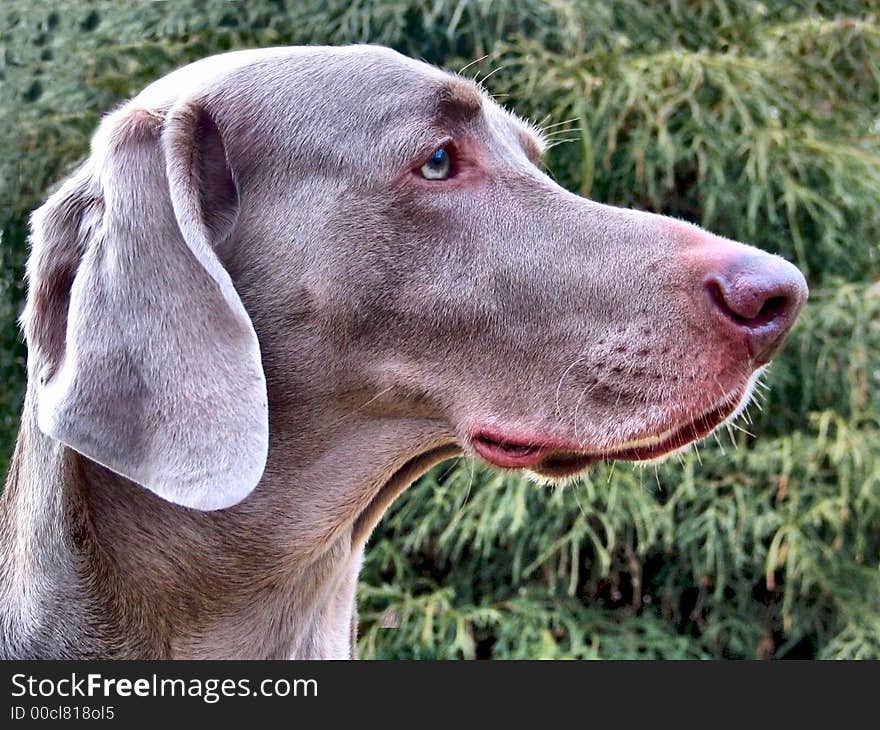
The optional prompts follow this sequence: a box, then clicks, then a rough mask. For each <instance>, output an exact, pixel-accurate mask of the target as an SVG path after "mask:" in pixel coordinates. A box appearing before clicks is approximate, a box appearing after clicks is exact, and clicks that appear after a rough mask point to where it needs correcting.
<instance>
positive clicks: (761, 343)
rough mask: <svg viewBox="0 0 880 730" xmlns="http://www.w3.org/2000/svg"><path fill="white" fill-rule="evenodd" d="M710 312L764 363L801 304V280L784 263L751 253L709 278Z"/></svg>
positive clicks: (804, 288)
mask: <svg viewBox="0 0 880 730" xmlns="http://www.w3.org/2000/svg"><path fill="white" fill-rule="evenodd" d="M705 285H706V291H707V293H708V295H709V299H710V301H711V302H712V305H713V307H714V310H715V311H716V312H717V313H718V315H719V316H721V317H723V318H724V320H725V321H726V322H727V323H729V324H732V325H733V326H734V327H735V328H736V329H737V330H739V331H740V332H742V333H743V334H744V335H745V336H746V340H747V341H748V344H749V352H750V353H751V355H752V357H753V358H754V360H755V363H756V364H758V365H763V364H765V363H768V362H770V360H771V358H772V357H773V355H774V354H775V353H776V352H777V351H778V350H779V347H780V346H781V345H782V342H783V340H785V336H786V335H787V334H788V331H789V330H790V329H791V326H792V324H794V320H795V318H796V317H797V315H798V312H800V310H801V307H802V306H803V305H804V302H805V301H806V300H807V293H808V290H807V282H806V281H805V280H804V277H803V274H801V272H800V271H798V270H797V269H796V268H795V267H794V266H792V265H791V264H790V263H788V262H787V261H785V260H783V259H781V258H779V257H777V256H769V255H767V254H764V253H761V252H758V251H755V252H754V253H749V254H744V255H742V256H739V257H737V258H736V259H735V260H733V261H732V262H730V265H729V266H727V267H725V269H724V270H723V271H716V272H713V273H712V274H710V275H709V276H708V277H707V278H706V280H705Z"/></svg>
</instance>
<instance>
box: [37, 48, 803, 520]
mask: <svg viewBox="0 0 880 730" xmlns="http://www.w3.org/2000/svg"><path fill="white" fill-rule="evenodd" d="M543 147H544V144H543V141H542V139H541V135H540V134H539V133H538V132H537V131H536V130H535V129H534V128H533V127H532V126H531V125H529V124H526V123H524V122H522V121H521V120H519V119H517V118H516V117H515V116H514V115H512V114H510V113H509V112H507V111H505V110H504V109H502V108H501V107H499V106H498V105H497V104H495V103H494V102H493V101H492V100H491V99H490V98H489V97H488V96H487V95H486V94H485V93H483V92H482V91H481V90H480V89H479V88H478V87H476V86H475V85H473V84H472V83H470V82H469V81H466V80H464V79H462V78H460V77H457V76H454V75H451V74H447V73H444V72H442V71H440V70H438V69H436V68H434V67H431V66H429V65H426V64H423V63H420V62H417V61H413V60H411V59H407V58H404V57H402V56H400V55H399V54H396V53H394V52H392V51H390V50H387V49H382V48H378V47H369V46H367V47H348V48H339V49H333V48H305V49H267V50H264V51H256V52H239V53H233V54H227V55H225V56H220V57H215V58H212V59H206V60H203V61H200V62H198V63H196V64H192V65H191V66H188V67H185V68H183V69H181V70H179V71H177V72H175V73H173V74H171V75H169V76H168V77H166V78H164V79H162V80H160V81H159V82H157V83H155V84H153V85H152V86H150V87H148V88H147V89H146V90H145V91H144V92H143V93H142V94H141V95H139V96H138V97H136V98H135V99H134V100H133V101H131V102H129V104H127V105H126V106H124V107H123V108H121V109H120V110H118V111H117V112H115V113H114V114H113V115H111V116H110V117H108V118H107V119H106V120H105V121H104V123H103V125H102V128H101V130H100V131H99V133H98V135H97V136H96V139H95V141H94V143H93V154H92V157H91V158H90V160H89V161H88V162H87V163H86V164H85V166H84V167H83V168H82V169H81V170H80V172H79V173H77V175H75V176H74V177H73V178H72V179H71V180H70V181H68V183H67V184H66V185H65V186H64V187H63V188H62V189H61V190H60V191H59V192H58V193H57V194H56V195H55V196H53V198H51V199H50V200H49V202H48V203H47V204H46V206H44V207H43V208H42V209H41V210H40V211H38V213H37V214H36V216H35V219H34V252H33V256H32V262H31V291H30V298H29V304H28V309H27V311H26V314H25V324H26V334H27V336H28V340H29V342H30V343H31V347H32V349H34V350H35V352H36V353H37V354H38V356H39V357H38V358H36V359H35V362H37V363H38V365H35V368H36V370H35V371H33V372H32V373H31V377H32V378H39V379H40V382H41V383H42V384H41V385H40V388H41V392H40V394H39V403H40V426H41V428H42V429H43V430H44V431H45V432H46V433H48V434H49V435H51V436H53V437H55V438H57V439H59V440H60V441H62V442H64V443H67V444H69V445H71V446H72V447H73V448H75V449H77V450H78V451H81V452H82V453H84V454H85V455H87V456H89V457H91V458H94V459H95V460H96V461H98V462H100V463H103V464H105V465H107V466H109V467H110V468H112V469H114V470H115V471H118V472H119V473H121V474H123V475H125V476H128V477H130V478H132V479H134V480H135V481H137V482H139V483H141V484H143V485H145V486H147V487H149V488H151V489H153V490H154V491H156V492H157V493H159V494H161V495H162V496H164V497H166V498H168V499H170V500H172V501H175V502H179V503H181V504H185V505H188V506H193V507H199V508H203V509H211V508H217V507H223V506H227V505H229V504H233V503H235V502H236V501H239V500H240V499H242V498H243V497H244V496H245V495H246V494H248V493H249V491H250V490H251V489H252V488H253V487H254V485H255V484H256V483H257V481H258V480H259V478H260V474H261V472H262V469H263V464H264V462H265V458H266V448H267V447H266V444H267V438H268V426H267V423H268V421H267V418H268V416H267V396H266V393H267V391H266V384H267V383H268V404H269V405H268V409H269V411H271V410H272V409H279V410H280V409H284V408H287V407H290V405H291V403H294V402H296V401H297V400H311V401H313V402H317V403H319V404H321V407H323V408H325V409H328V410H335V411H338V412H339V413H340V414H342V415H344V414H345V412H346V411H350V409H351V407H352V406H353V405H354V404H357V403H363V402H365V401H368V402H370V403H371V404H372V405H371V409H372V412H374V413H376V414H377V417H381V418H383V419H386V420H388V421H390V422H397V423H404V422H406V421H407V420H408V419H429V420H431V421H433V422H435V423H436V424H438V428H440V429H441V430H443V432H444V433H445V434H447V436H448V440H449V441H450V442H455V443H457V444H458V445H459V447H460V448H461V449H462V450H464V451H465V452H466V453H469V454H472V455H479V456H482V457H483V458H485V459H486V460H488V461H490V462H491V463H493V464H495V465H497V466H499V467H508V468H528V469H531V470H533V471H535V472H537V473H539V474H541V475H544V476H548V477H563V476H568V475H571V474H575V473H577V472H579V471H581V470H583V469H585V468H587V467H588V466H589V465H590V464H592V463H594V462H596V461H598V460H602V459H609V458H621V459H632V460H642V459H650V458H656V457H659V456H662V455H665V454H667V453H670V452H672V451H674V450H676V449H678V448H681V447H682V446H684V445H686V444H687V443H690V442H692V441H693V440H695V439H698V438H701V437H703V436H705V435H706V434H707V433H709V432H710V431H711V430H712V429H714V428H715V427H717V426H718V425H719V424H720V423H722V422H723V421H724V420H725V419H727V418H728V417H730V416H731V415H732V414H733V413H735V412H736V411H737V409H738V408H740V407H742V405H743V404H744V403H745V402H746V400H747V399H748V397H749V395H750V391H751V388H752V385H753V384H754V382H755V379H756V373H759V372H760V370H761V368H762V367H763V366H764V365H766V363H767V362H768V361H769V360H770V359H771V357H772V356H773V354H774V353H775V352H776V351H777V349H778V347H779V346H780V344H781V342H782V340H783V339H784V337H785V335H786V333H787V332H788V330H789V328H790V327H791V325H792V323H793V322H794V319H795V317H796V315H797V313H798V311H799V309H800V308H801V306H802V305H803V303H804V301H805V299H806V296H807V289H806V284H805V282H804V279H803V277H802V276H801V274H800V273H799V272H798V271H797V269H795V268H794V267H793V266H791V265H790V264H788V263H786V262H785V261H783V260H782V259H780V258H778V257H776V256H771V255H769V254H766V253H763V252H760V251H758V250H756V249H753V248H750V247H748V246H745V245H742V244H739V243H735V242H733V241H729V240H726V239H723V238H719V237H717V236H713V235H712V234H709V233H707V232H705V231H703V230H702V229H700V228H698V227H696V226H694V225H690V224H688V223H684V222H682V221H678V220H675V219H671V218H666V217H663V216H659V215H653V214H649V213H645V212H640V211H634V210H624V209H619V208H613V207H610V206H606V205H601V204H598V203H595V202H592V201H589V200H586V199H584V198H581V197H578V196H576V195H574V194H572V193H570V192H568V191H566V190H564V189H563V188H561V187H560V186H559V185H557V184H556V183H555V182H554V181H553V180H552V179H551V178H550V177H548V176H547V174H546V173H545V172H544V171H543V170H542V169H541V167H540V158H541V154H542V150H543ZM258 342H259V344H258ZM412 448H413V450H414V451H417V450H418V449H419V448H420V445H419V444H413V445H412Z"/></svg>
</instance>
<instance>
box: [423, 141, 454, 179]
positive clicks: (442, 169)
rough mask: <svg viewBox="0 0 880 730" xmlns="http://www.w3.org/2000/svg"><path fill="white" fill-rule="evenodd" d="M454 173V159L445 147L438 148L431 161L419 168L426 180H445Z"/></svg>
mask: <svg viewBox="0 0 880 730" xmlns="http://www.w3.org/2000/svg"><path fill="white" fill-rule="evenodd" d="M451 171H452V157H451V155H450V154H449V150H447V149H446V148H445V147H438V148H437V149H436V150H434V154H432V155H431V157H430V159H429V160H428V161H427V162H426V163H425V164H424V165H422V166H421V168H419V172H420V173H421V174H422V177H423V178H425V180H445V179H446V178H448V177H449V173H450V172H451Z"/></svg>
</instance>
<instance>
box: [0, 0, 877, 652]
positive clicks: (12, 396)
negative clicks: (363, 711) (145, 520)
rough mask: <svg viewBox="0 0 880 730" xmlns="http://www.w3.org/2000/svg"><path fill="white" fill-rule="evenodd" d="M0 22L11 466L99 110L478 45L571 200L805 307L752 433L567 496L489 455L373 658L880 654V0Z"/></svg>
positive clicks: (412, 494) (291, 7) (443, 484)
mask: <svg viewBox="0 0 880 730" xmlns="http://www.w3.org/2000/svg"><path fill="white" fill-rule="evenodd" d="M872 13H873V14H872ZM0 33H2V34H3V42H2V44H0V53H2V56H0V139H3V140H4V141H5V143H6V144H7V145H9V149H8V150H0V152H2V154H0V205H2V207H0V232H2V244H0V323H2V330H0V375H2V377H3V378H4V382H5V383H6V387H5V388H4V389H3V391H2V392H0V417H2V418H3V421H2V422H0V453H2V454H3V456H2V457H0V467H3V465H4V464H5V461H4V460H5V458H6V455H7V454H8V453H9V451H10V449H11V444H12V441H13V438H14V429H15V419H16V414H17V410H18V408H19V406H20V398H21V392H22V382H23V373H22V364H23V348H22V346H21V343H20V340H19V338H18V334H17V330H16V326H15V323H14V319H15V316H16V314H17V312H18V310H19V309H20V306H21V295H22V287H21V284H20V281H21V275H22V265H23V261H24V255H25V254H24V236H25V228H24V224H25V221H26V215H27V212H28V211H29V210H30V209H31V208H32V207H33V206H34V205H36V204H37V203H38V202H39V201H40V200H41V198H42V197H43V196H44V195H45V192H46V190H47V189H48V187H49V185H50V184H51V183H52V182H53V181H55V180H57V179H59V178H60V177H61V176H62V175H63V174H64V172H65V171H66V170H68V169H69V168H70V167H71V165H72V164H73V163H75V162H76V161H77V160H78V159H80V158H81V157H82V156H83V155H84V153H85V151H86V149H87V145H88V137H89V135H90V134H91V132H92V131H93V129H94V127H95V124H96V123H97V121H98V119H99V117H100V114H101V113H103V112H104V111H106V110H107V109H109V108H112V107H113V106H114V105H115V104H116V103H118V102H119V101H120V100H122V99H124V98H125V97H127V96H129V95H131V94H133V93H135V92H136V91H138V90H139V89H140V88H142V87H143V86H144V85H145V84H146V83H148V82H149V81H151V80H152V79H154V78H156V77H158V76H160V75H162V74H163V73H165V72H167V71H169V70H171V69H172V68H174V67H176V66H178V65H181V64H183V63H184V62H187V61H189V60H193V59H195V58H198V57H201V56H204V55H207V54H210V53H215V52H219V51H224V50H228V49H233V48H243V47H254V46H266V45H277V44H298V43H350V42H375V43H385V44H388V45H391V46H393V47H395V48H397V49H399V50H401V51H403V52H404V53H408V54H409V55H413V56H416V57H421V58H425V59H426V60H429V61H432V62H435V63H438V64H441V65H443V66H446V67H447V68H450V69H453V70H456V69H459V68H461V67H463V66H465V65H466V64H468V63H470V62H471V61H474V60H475V59H479V58H480V57H482V56H484V55H486V56H487V57H486V58H485V59H483V60H482V61H478V62H477V63H475V64H473V65H472V66H470V67H469V68H468V70H467V72H466V73H467V74H469V75H471V74H472V75H476V76H478V77H479V78H485V82H484V83H485V86H486V87H487V88H488V89H489V90H490V91H491V92H492V93H493V94H495V95H496V96H497V98H498V99H499V101H501V102H503V103H505V104H507V105H508V106H510V107H511V108H513V109H515V110H516V111H517V112H518V113H520V114H521V115H523V116H526V117H529V118H531V119H533V120H534V121H536V122H539V123H541V124H543V125H546V126H547V129H548V134H550V135H551V139H552V141H553V142H554V143H555V142H560V144H558V145H555V146H554V147H553V148H552V149H551V150H550V152H549V155H548V159H547V166H548V170H549V171H550V173H551V174H553V175H554V176H555V177H556V178H557V179H558V180H559V181H560V182H561V183H562V184H564V185H566V186H567V187H569V188H571V189H573V190H577V191H579V192H581V193H583V194H585V195H590V196H591V197H594V198H596V199H599V200H602V201H605V202H609V203H613V204H616V205H626V206H636V207H641V208H646V209H650V210H655V211H658V212H663V213H667V214H671V215H676V216H679V217H682V218H686V219H689V220H694V221H697V222H701V223H703V224H705V225H707V226H709V227H711V228H712V229H713V230H714V231H716V232H719V233H721V234H723V235H727V236H730V237H732V238H738V239H740V240H745V241H748V242H750V243H754V244H756V245H759V246H761V247H763V248H765V249H767V250H770V251H774V252H777V253H781V254H782V255H784V256H786V257H788V258H789V259H791V260H793V261H795V262H796V263H798V264H799V265H800V266H801V267H802V268H803V269H804V270H805V271H806V272H807V274H808V277H809V279H810V283H811V287H812V296H811V303H810V304H809V305H808V308H807V311H806V313H805V315H804V317H803V320H802V321H801V323H800V324H799V325H798V328H797V330H796V332H795V334H794V336H793V338H792V340H791V341H790V342H789V344H788V346H787V348H786V350H785V353H784V355H783V356H782V357H781V358H780V359H779V361H778V362H777V363H775V364H774V366H773V367H772V368H771V370H770V373H769V375H768V377H767V379H766V382H767V384H768V385H769V389H768V390H767V392H766V393H765V394H764V395H763V396H762V400H763V410H759V409H758V408H757V407H753V408H752V411H751V415H750V417H749V418H747V419H745V420H743V421H741V422H740V424H739V425H738V426H737V428H736V430H734V431H732V433H731V435H730V438H728V437H727V436H726V435H724V436H723V437H722V438H720V439H719V442H718V443H714V442H712V441H710V442H709V443H708V444H706V445H704V446H701V447H700V450H699V451H698V452H697V451H691V452H689V453H688V454H686V455H685V456H683V457H682V458H681V459H680V460H678V461H675V460H673V461H672V462H670V463H665V464H663V465H661V466H659V467H654V466H649V467H631V466H627V465H623V464H619V465H616V466H606V467H602V468H598V469H596V470H595V471H594V472H592V473H591V474H590V475H589V476H587V477H584V478H583V479H580V480H579V481H578V482H577V483H575V484H572V485H569V486H568V487H565V488H558V487H557V488H546V487H542V486H540V485H537V484H534V483H531V482H529V481H528V480H527V479H525V478H520V477H511V476H501V475H499V474H497V473H494V472H489V471H485V470H483V469H481V468H479V467H477V466H476V465H474V464H472V463H469V462H456V463H452V464H445V465H442V466H440V467H438V468H437V469H435V470H434V471H433V472H432V473H431V474H429V475H427V476H426V477H425V478H423V479H422V480H420V481H419V482H418V483H417V484H416V485H414V486H413V487H412V488H411V489H410V490H409V491H408V492H407V493H406V494H405V495H404V496H403V497H402V498H401V499H400V500H399V501H398V502H397V503H396V504H395V505H394V506H393V508H392V510H391V511H390V513H389V515H388V516H387V517H386V519H385V520H384V522H383V524H382V525H381V527H380V529H379V530H378V532H377V534H376V535H375V536H374V538H373V540H372V542H371V545H370V547H369V549H368V553H367V560H366V565H365V569H364V575H363V584H362V586H361V593H360V603H361V618H362V626H361V629H362V631H361V650H362V653H363V654H364V655H365V656H375V657H437V658H445V657H464V658H468V657H475V656H480V657H583V658H587V657H589V658H592V657H602V658H609V657H614V658H636V657H645V658H647V657H664V658H694V657H790V656H797V657H823V658H856V657H859V658H861V657H871V658H880V611H878V608H877V607H878V606H880V570H878V568H880V387H878V380H880V316H878V315H880V299H878V298H877V297H871V296H869V295H868V289H869V286H870V285H871V283H872V282H874V281H876V280H877V279H878V278H880V248H878V241H880V152H878V150H880V147H878V143H880V21H878V17H877V15H876V8H875V7H873V4H872V3H867V2H856V1H854V0H840V1H838V2H832V1H830V0H827V1H823V0H796V1H794V2H789V1H787V0H766V1H765V2H763V3H761V2H752V1H751V0H715V1H714V2H703V1H701V0H670V2H666V3H660V2H638V1H636V0H616V1H615V2H608V3H606V2H589V1H587V0H432V2H427V3H425V2H416V0H387V1H385V2H380V1H379V0H356V1H355V2H350V0H328V1H326V2H319V1H318V0H303V1H301V2H300V1H296V0H290V1H289V2H283V1H281V0H275V1H273V0H260V1H258V2H249V3H228V2H221V1H219V0H209V1H208V2H195V0H186V1H184V2H178V3H174V4H166V3H161V4H160V3H141V2H135V3H126V4H121V3H116V4H111V3H104V2H97V3H65V4H60V3H43V4H40V5H32V4H26V3H19V2H13V3H11V4H10V3H7V4H6V5H4V6H3V8H2V9H0ZM490 73H491V76H489V74H490ZM551 125H553V126H551ZM562 142H565V143H564V144H562ZM386 626H394V627H396V628H386Z"/></svg>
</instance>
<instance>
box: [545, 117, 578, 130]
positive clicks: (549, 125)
mask: <svg viewBox="0 0 880 730" xmlns="http://www.w3.org/2000/svg"><path fill="white" fill-rule="evenodd" d="M549 116H550V115H549V114H548V115H547V116H546V117H544V119H547V117H549ZM577 120H578V117H572V118H571V119H566V120H565V121H562V122H555V123H554V124H546V125H545V124H544V123H543V120H541V122H542V123H541V125H539V126H540V128H541V130H542V131H543V130H545V129H553V127H561V126H562V125H563V124H571V123H572V122H576V121H577Z"/></svg>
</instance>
